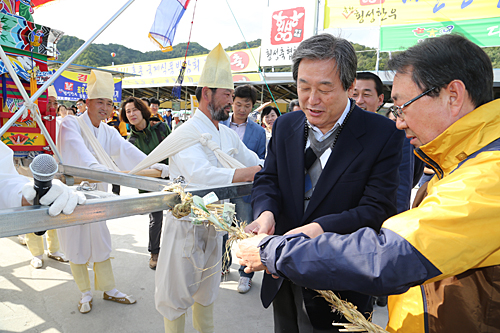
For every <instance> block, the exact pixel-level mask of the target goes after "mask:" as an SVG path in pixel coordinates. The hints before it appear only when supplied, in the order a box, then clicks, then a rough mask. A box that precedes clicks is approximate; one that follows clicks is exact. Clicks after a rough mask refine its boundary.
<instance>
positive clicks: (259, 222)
mask: <svg viewBox="0 0 500 333" xmlns="http://www.w3.org/2000/svg"><path fill="white" fill-rule="evenodd" d="M275 224H276V222H275V221H274V214H273V213H271V212H270V211H265V212H262V214H260V216H259V217H258V218H257V219H256V220H255V221H253V222H252V223H250V224H249V225H247V226H246V227H245V232H246V233H250V234H259V235H260V234H266V235H274V226H275Z"/></svg>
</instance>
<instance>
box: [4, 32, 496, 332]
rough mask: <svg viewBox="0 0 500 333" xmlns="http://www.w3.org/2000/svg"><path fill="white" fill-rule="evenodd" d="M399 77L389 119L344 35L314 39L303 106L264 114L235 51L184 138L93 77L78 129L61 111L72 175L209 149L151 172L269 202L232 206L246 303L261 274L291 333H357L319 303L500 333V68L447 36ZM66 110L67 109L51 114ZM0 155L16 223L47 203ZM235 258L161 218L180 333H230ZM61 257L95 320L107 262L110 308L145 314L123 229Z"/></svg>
mask: <svg viewBox="0 0 500 333" xmlns="http://www.w3.org/2000/svg"><path fill="white" fill-rule="evenodd" d="M388 66H389V67H390V68H391V69H392V70H393V71H394V73H395V76H394V82H393V86H392V91H390V95H391V98H392V100H393V101H394V105H393V106H391V107H389V110H388V112H387V114H386V116H384V115H381V114H379V113H380V112H381V108H382V107H383V105H384V101H386V100H387V97H386V95H385V94H384V85H383V83H382V81H381V79H380V78H379V77H378V76H377V75H376V74H373V73H371V72H357V71H356V69H357V58H356V53H355V51H354V48H353V46H352V45H351V44H350V43H349V42H348V41H347V40H345V39H342V38H338V37H333V36H332V35H329V34H320V35H316V36H313V37H311V38H308V39H306V40H304V41H303V42H302V43H301V44H300V45H299V47H298V48H297V50H296V51H295V52H294V54H293V65H292V69H293V78H294V80H295V82H296V84H297V95H298V100H293V101H291V102H290V105H289V106H288V111H289V112H287V113H285V114H282V113H281V111H280V110H279V108H277V107H276V106H273V105H270V104H271V103H270V102H268V103H264V104H262V105H261V106H260V107H259V108H257V109H255V104H256V101H257V91H256V89H255V88H254V87H252V86H251V85H248V84H247V85H240V86H238V87H236V88H235V87H234V83H233V79H232V76H231V70H230V61H229V58H228V56H227V54H226V53H225V51H224V50H223V49H222V46H221V45H220V44H219V45H218V46H217V47H216V48H214V49H213V50H212V51H211V52H210V54H209V55H208V57H207V61H206V64H205V66H204V68H203V71H202V75H201V77H200V81H199V83H198V87H197V89H196V98H197V100H198V101H199V107H198V108H197V109H196V112H194V113H193V115H192V117H191V119H189V120H188V121H186V122H185V123H183V124H182V126H180V125H179V124H180V122H179V121H178V120H176V119H175V115H173V116H172V113H171V112H169V113H167V114H166V115H165V116H162V115H161V114H160V113H159V112H158V111H159V106H160V101H159V100H157V99H155V98H152V99H142V100H141V99H138V98H135V97H130V98H128V99H126V100H125V101H123V102H122V104H121V106H120V108H116V109H114V107H113V80H112V77H111V75H110V74H107V73H104V72H100V71H93V72H92V74H91V78H90V82H89V85H88V99H87V100H85V101H84V100H80V101H78V102H77V103H76V106H75V107H76V108H77V111H76V112H75V113H74V114H71V113H72V111H70V110H72V109H71V108H70V109H68V108H66V107H63V106H60V107H59V108H57V112H58V114H60V117H61V119H59V120H58V121H59V123H60V124H59V126H58V127H59V129H58V137H57V146H58V149H59V150H60V152H61V154H62V156H63V158H64V160H65V163H66V164H69V165H75V166H80V167H86V168H89V169H92V170H97V171H108V170H112V171H120V170H131V169H132V168H133V167H134V166H135V165H137V164H138V163H139V162H141V161H142V160H144V159H145V158H146V156H147V155H148V154H150V153H151V152H152V151H153V150H154V149H155V148H157V147H159V146H163V145H164V144H165V143H168V142H175V140H178V141H176V142H179V140H183V139H184V138H187V137H192V136H193V135H198V134H199V136H200V137H199V140H195V141H194V142H195V143H193V144H192V145H190V146H189V147H187V148H185V149H182V150H180V151H178V150H176V151H175V152H166V153H165V156H164V160H162V161H161V162H159V163H156V164H153V165H151V168H152V169H156V170H158V171H159V172H160V173H161V177H163V178H166V177H170V179H179V178H181V176H182V178H183V179H184V181H185V182H186V183H189V184H191V185H193V186H204V187H210V186H221V185H229V184H232V183H238V182H246V181H253V189H252V194H251V196H245V197H240V198H232V199H231V203H233V204H235V209H236V217H237V218H238V220H239V221H240V222H245V223H246V224H247V225H246V227H245V231H246V232H248V233H251V234H255V236H254V237H250V238H248V239H246V240H244V241H241V242H240V243H239V246H238V250H237V253H236V255H237V257H238V258H239V264H240V268H239V275H240V277H239V282H238V287H237V291H238V292H239V293H242V294H244V293H247V292H248V291H249V290H250V289H251V286H252V278H253V274H254V272H255V271H259V270H266V272H267V273H266V274H264V279H263V281H262V288H261V300H262V304H263V306H264V307H266V308H267V307H269V306H270V305H271V304H272V309H273V310H272V311H273V318H274V331H275V332H339V329H338V328H336V327H334V326H332V322H341V323H346V322H347V320H346V318H344V317H343V316H342V315H341V314H339V313H336V312H332V309H331V307H330V305H329V304H328V303H327V302H326V300H325V299H324V298H322V297H319V296H318V294H317V292H315V291H314V290H315V289H323V290H332V291H334V292H335V293H336V294H337V295H339V297H340V298H341V299H343V300H347V301H349V302H351V303H352V304H354V305H355V306H356V308H357V309H358V311H359V312H361V313H362V314H363V315H364V316H365V317H366V318H367V319H368V320H370V317H371V313H372V312H373V306H374V304H378V305H379V306H386V305H387V303H388V304H389V322H388V326H387V330H388V331H390V332H403V333H404V332H415V333H416V332H500V320H499V319H498V318H499V316H500V315H499V313H500V312H499V311H500V287H499V281H500V280H499V278H498V276H499V272H500V252H499V251H498V248H499V242H498V239H500V238H499V236H500V227H498V223H497V221H496V220H495V216H496V213H495V212H496V211H497V209H498V210H500V200H499V199H500V182H499V181H498V174H500V173H499V172H500V170H498V169H497V168H498V167H499V165H500V163H499V161H500V134H499V131H498V129H499V126H500V120H499V117H498V116H497V114H498V110H497V108H498V105H497V104H498V101H495V100H493V70H492V66H491V61H490V60H489V58H488V56H487V55H486V54H485V53H484V51H483V50H481V49H480V48H479V47H478V46H477V45H475V44H474V43H472V42H470V41H469V40H467V39H466V38H464V37H461V36H458V35H446V36H441V37H437V38H432V39H426V40H425V41H424V42H422V43H420V44H418V45H416V46H414V47H411V48H410V49H408V50H407V51H404V52H402V53H400V54H398V55H396V56H394V57H393V58H392V59H390V61H389V63H388ZM386 92H388V91H387V90H386ZM56 98H57V96H54V94H53V93H52V92H50V91H49V104H50V105H51V107H55V105H57V102H56V101H55V99H56ZM54 103H55V104H54ZM256 114H258V115H259V116H258V117H255V115H256ZM78 115H79V116H78ZM254 120H257V122H256V121H254ZM106 122H107V125H106ZM259 122H260V124H259ZM108 125H109V126H108ZM127 126H128V131H127V130H126V128H127ZM124 128H125V131H124V130H123V129H124ZM0 148H1V149H2V150H1V153H2V155H1V156H0V159H1V160H2V164H1V165H0V168H1V169H0V184H1V185H2V186H4V185H5V186H7V185H8V186H9V188H11V191H12V195H9V194H7V193H2V195H1V196H0V208H7V207H15V206H21V205H29V204H31V203H32V201H31V200H32V189H33V185H32V184H31V183H30V182H29V181H28V180H27V179H26V178H24V177H21V176H17V175H16V172H15V170H14V169H13V166H12V153H11V152H9V149H8V148H7V147H5V146H4V145H3V144H2V146H1V147H0ZM167 151H168V150H167ZM172 151H173V150H172ZM228 161H229V162H228ZM419 181H420V184H419ZM417 185H420V190H419V194H418V195H417V197H416V199H415V200H414V202H413V205H412V202H411V197H412V195H411V193H412V189H414V188H415V187H416V186H417ZM59 186H60V188H63V189H65V193H70V194H69V195H68V197H71V199H68V200H67V205H68V207H67V208H65V209H64V211H63V213H65V214H70V213H71V212H72V210H73V209H74V208H75V206H76V205H77V204H78V203H79V204H84V201H85V200H84V199H83V198H81V195H79V194H77V193H75V192H72V191H70V190H67V189H66V187H65V186H64V185H63V184H60V185H59ZM98 186H100V189H101V190H102V191H107V185H106V184H100V185H98ZM6 188H7V187H6ZM68 191H69V192H68ZM63 192H64V191H63ZM113 192H115V191H114V190H113ZM48 203H50V202H47V203H44V204H48ZM412 207H413V208H412ZM164 220H165V223H163V221H164ZM160 240H161V242H160ZM226 240H227V235H224V233H222V232H220V231H219V230H217V229H216V228H215V227H214V226H213V225H210V224H207V223H202V224H193V223H191V220H190V219H189V217H188V216H186V217H176V216H174V215H173V214H172V212H171V211H166V212H164V211H158V212H151V214H150V225H149V243H148V251H149V252H150V258H149V267H150V268H151V269H155V270H156V273H155V285H156V291H155V305H156V309H157V310H158V312H159V313H161V315H162V316H163V317H164V326H165V332H184V329H185V314H186V312H187V311H188V309H189V308H192V312H193V327H194V328H195V329H196V330H197V331H199V332H214V331H216V328H215V327H214V322H213V305H214V302H215V300H216V298H217V294H218V290H219V284H220V282H221V274H222V277H224V276H225V275H226V274H227V273H228V272H229V267H230V265H231V260H230V258H231V255H229V256H225V255H224V254H225V249H226V246H225V245H224V244H225V242H226ZM59 242H60V245H59ZM26 243H27V245H28V248H29V250H30V251H31V254H32V256H33V259H32V261H31V265H32V266H33V267H34V268H39V267H42V265H43V260H42V257H43V253H44V246H43V240H42V237H41V236H37V235H35V234H28V235H27V236H26ZM160 243H161V246H160ZM47 247H48V254H47V255H48V257H49V258H52V259H55V260H59V261H68V260H69V263H70V267H71V272H72V275H73V278H74V280H75V283H76V286H77V287H78V289H79V290H80V292H81V297H80V300H79V302H78V309H79V311H80V312H81V313H88V312H90V311H91V310H92V306H93V303H92V299H93V294H92V292H91V286H90V281H89V277H88V268H87V265H86V264H87V263H89V262H91V263H93V270H94V272H95V276H96V278H95V286H94V289H95V290H101V291H103V298H104V299H105V300H110V301H114V302H117V303H121V304H134V303H135V302H136V301H135V298H134V297H133V296H131V295H128V294H126V293H124V292H121V291H119V290H118V289H117V288H116V286H115V281H114V275H113V269H112V267H111V261H110V253H111V250H112V244H111V237H110V233H109V230H108V229H107V226H106V222H105V221H101V222H96V223H91V224H86V225H79V226H72V227H67V228H64V229H59V230H57V231H54V230H49V231H48V233H47ZM61 248H62V252H64V254H63V253H62V252H61V251H60V249H61ZM228 259H229V260H228ZM219 272H222V273H219ZM388 295H389V298H387V296H388ZM388 299H389V300H388Z"/></svg>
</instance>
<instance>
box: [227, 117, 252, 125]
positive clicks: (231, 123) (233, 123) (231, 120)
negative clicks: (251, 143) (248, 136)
mask: <svg viewBox="0 0 500 333" xmlns="http://www.w3.org/2000/svg"><path fill="white" fill-rule="evenodd" d="M229 124H230V125H232V126H236V127H239V126H246V125H247V124H248V117H247V120H246V121H245V122H244V123H241V124H237V123H235V122H233V115H231V118H230V121H229Z"/></svg>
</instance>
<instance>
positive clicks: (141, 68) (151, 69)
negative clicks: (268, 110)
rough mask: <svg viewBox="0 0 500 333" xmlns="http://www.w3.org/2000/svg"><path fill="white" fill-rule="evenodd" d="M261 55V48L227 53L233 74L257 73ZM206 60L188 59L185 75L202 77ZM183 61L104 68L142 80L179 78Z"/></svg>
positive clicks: (141, 63) (175, 59)
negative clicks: (133, 75)
mask: <svg viewBox="0 0 500 333" xmlns="http://www.w3.org/2000/svg"><path fill="white" fill-rule="evenodd" d="M259 54H260V47H256V48H253V49H244V50H236V51H229V52H227V55H228V56H229V60H230V61H231V70H232V72H233V73H238V72H256V71H257V70H258V69H257V68H258V65H257V63H256V62H255V61H259ZM206 59H207V54H204V55H199V56H191V57H187V59H186V71H185V75H186V76H193V75H201V71H202V69H203V65H205V61H206ZM183 61H184V57H181V58H174V59H165V60H156V61H147V62H139V63H135V64H125V65H116V66H106V67H103V68H105V69H110V70H114V71H119V72H125V73H130V74H137V75H139V76H140V77H141V79H144V80H146V79H150V78H160V77H169V76H175V77H176V78H177V76H179V72H180V70H181V67H182V62H183ZM124 84H125V80H124Z"/></svg>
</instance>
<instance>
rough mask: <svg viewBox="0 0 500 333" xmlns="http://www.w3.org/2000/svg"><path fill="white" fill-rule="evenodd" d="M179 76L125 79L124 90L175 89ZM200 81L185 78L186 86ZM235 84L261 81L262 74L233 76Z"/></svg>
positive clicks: (193, 77)
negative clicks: (147, 88) (169, 87)
mask: <svg viewBox="0 0 500 333" xmlns="http://www.w3.org/2000/svg"><path fill="white" fill-rule="evenodd" d="M176 80H177V76H167V77H154V78H149V79H143V78H139V77H129V78H126V79H123V88H135V89H138V88H146V87H168V86H171V87H173V86H174V84H175V81H176ZM199 81H200V75H186V76H184V81H183V84H184V85H189V84H191V85H196V84H198V82H199ZM233 81H234V83H242V82H251V81H261V78H260V74H258V73H239V74H233Z"/></svg>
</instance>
